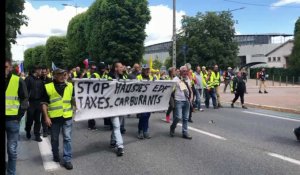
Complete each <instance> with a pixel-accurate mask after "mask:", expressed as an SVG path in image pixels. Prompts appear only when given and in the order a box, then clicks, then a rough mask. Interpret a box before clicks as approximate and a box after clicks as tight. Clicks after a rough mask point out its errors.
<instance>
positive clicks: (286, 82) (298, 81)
mask: <svg viewBox="0 0 300 175" xmlns="http://www.w3.org/2000/svg"><path fill="white" fill-rule="evenodd" d="M267 81H269V82H271V83H269V86H295V85H300V76H281V75H271V76H269V77H268V78H267ZM258 83H259V79H256V86H258Z"/></svg>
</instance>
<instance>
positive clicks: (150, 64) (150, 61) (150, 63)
mask: <svg viewBox="0 0 300 175" xmlns="http://www.w3.org/2000/svg"><path fill="white" fill-rule="evenodd" d="M152 64H153V60H152V55H151V56H150V59H149V67H150V70H151V69H152Z"/></svg>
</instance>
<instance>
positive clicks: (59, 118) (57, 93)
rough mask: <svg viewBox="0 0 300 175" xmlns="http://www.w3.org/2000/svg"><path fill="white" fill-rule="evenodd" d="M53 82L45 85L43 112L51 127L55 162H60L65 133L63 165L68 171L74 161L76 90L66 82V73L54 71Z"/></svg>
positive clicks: (60, 70)
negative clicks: (73, 141) (61, 140)
mask: <svg viewBox="0 0 300 175" xmlns="http://www.w3.org/2000/svg"><path fill="white" fill-rule="evenodd" d="M53 74H54V75H53V76H54V77H53V78H54V79H53V82H51V83H48V84H45V88H44V89H43V91H44V93H43V94H44V95H43V99H42V102H41V104H42V111H43V114H44V117H45V122H46V124H47V125H48V126H49V127H51V146H52V153H53V160H54V161H55V162H60V157H59V152H58V150H59V149H58V145H59V134H60V130H62V132H63V140H64V142H63V165H64V167H65V168H66V169H68V170H71V169H73V165H72V163H71V159H72V144H71V143H72V138H71V134H72V125H73V124H72V117H73V105H74V106H75V100H74V89H73V85H72V83H69V82H66V81H65V74H66V71H65V70H63V69H56V70H54V71H53Z"/></svg>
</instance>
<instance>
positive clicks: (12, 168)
mask: <svg viewBox="0 0 300 175" xmlns="http://www.w3.org/2000/svg"><path fill="white" fill-rule="evenodd" d="M19 130H20V123H19V121H17V120H11V121H6V122H5V132H6V136H7V155H8V162H7V168H6V170H7V175H15V174H16V162H17V155H18V154H17V147H18V139H19Z"/></svg>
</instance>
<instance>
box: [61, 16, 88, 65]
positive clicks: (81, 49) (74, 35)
mask: <svg viewBox="0 0 300 175" xmlns="http://www.w3.org/2000/svg"><path fill="white" fill-rule="evenodd" d="M85 22H86V13H81V14H78V15H77V16H75V17H73V18H72V19H71V20H70V22H69V25H68V30H67V36H66V37H67V43H68V51H69V53H68V56H69V57H70V59H71V60H72V62H73V63H74V65H79V64H81V63H82V62H83V60H84V59H86V58H87V57H88V53H87V51H86V50H87V48H86V47H87V41H86V38H85Z"/></svg>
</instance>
